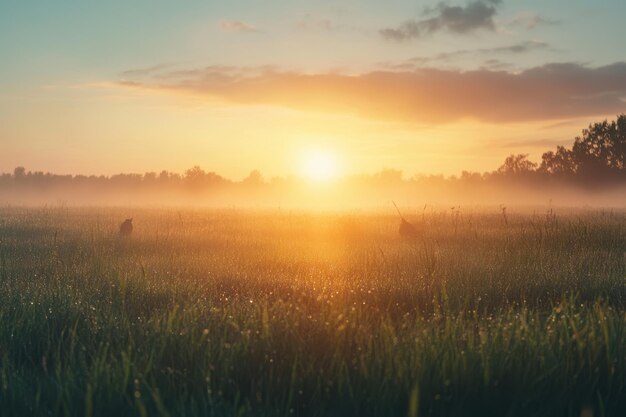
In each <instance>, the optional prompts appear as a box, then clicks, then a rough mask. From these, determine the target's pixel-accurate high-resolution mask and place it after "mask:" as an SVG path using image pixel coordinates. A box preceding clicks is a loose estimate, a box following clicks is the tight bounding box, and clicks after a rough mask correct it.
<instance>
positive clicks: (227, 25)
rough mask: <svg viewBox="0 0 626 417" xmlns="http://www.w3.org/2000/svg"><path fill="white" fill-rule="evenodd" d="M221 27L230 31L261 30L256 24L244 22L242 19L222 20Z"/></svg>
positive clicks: (252, 31) (219, 24) (250, 31)
mask: <svg viewBox="0 0 626 417" xmlns="http://www.w3.org/2000/svg"><path fill="white" fill-rule="evenodd" d="M218 26H219V28H220V29H221V30H222V31H224V32H230V33H254V32H259V29H258V28H256V27H255V26H253V25H251V24H249V23H245V22H242V21H241V20H220V21H219V22H218Z"/></svg>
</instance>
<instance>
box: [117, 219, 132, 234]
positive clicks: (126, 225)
mask: <svg viewBox="0 0 626 417" xmlns="http://www.w3.org/2000/svg"><path fill="white" fill-rule="evenodd" d="M132 232H133V219H132V217H131V218H130V219H126V220H124V222H123V223H122V224H121V225H120V236H130V234H131V233H132Z"/></svg>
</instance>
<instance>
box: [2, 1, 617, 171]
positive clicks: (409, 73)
mask: <svg viewBox="0 0 626 417" xmlns="http://www.w3.org/2000/svg"><path fill="white" fill-rule="evenodd" d="M623 16H626V2H624V1H623V0H603V1H597V0H596V1H591V0H551V1H538V0H537V1H536V0H525V1H522V0H501V1H500V0H460V1H456V0H455V1H452V0H451V1H443V2H442V1H415V0H414V1H408V0H386V1H373V0H359V1H357V0H341V1H332V2H331V1H326V0H317V1H298V0H280V1H267V0H266V1H260V0H256V1H253V0H250V1H234V0H231V1H220V2H218V1H192V0H190V1H185V2H172V1H161V0H151V1H148V0H145V1H139V0H137V1H132V2H122V1H109V2H85V1H63V0H58V1H54V2H36V1H7V0H0V171H2V172H11V171H12V170H13V168H14V167H15V166H18V165H21V166H25V167H26V168H27V169H28V170H33V171H35V170H37V171H39V170H41V171H51V172H55V173H73V174H78V173H80V174H105V175H110V174H115V173H119V172H148V171H156V172H159V171H161V170H164V169H165V170H170V171H174V172H183V171H184V170H185V169H187V168H190V167H192V166H194V165H199V166H201V167H202V168H204V169H205V170H208V171H215V172H217V173H219V174H221V175H224V176H227V177H229V178H232V179H241V178H243V177H245V176H246V175H247V174H248V173H249V172H250V171H251V170H253V169H258V170H260V171H261V172H262V173H263V175H264V176H265V177H267V178H270V177H273V176H288V175H297V174H298V172H301V170H302V168H303V167H306V166H307V164H309V165H310V162H311V155H316V157H317V156H318V155H320V154H324V155H330V156H332V160H333V161H335V162H334V163H335V165H336V166H335V167H334V169H335V171H337V173H338V174H345V175H348V174H353V173H372V172H376V171H379V170H381V169H386V168H391V169H399V170H402V171H403V172H404V174H405V176H407V177H410V176H413V175H416V174H444V175H458V174H460V173H461V171H463V170H468V171H479V172H484V171H491V170H494V169H496V168H497V167H498V166H499V165H500V164H501V162H502V161H503V160H504V158H505V157H506V156H507V155H509V154H511V153H528V154H530V158H531V159H533V160H535V161H540V158H541V154H542V153H543V152H545V151H547V150H551V149H553V148H554V147H556V146H557V145H567V144H571V142H572V141H573V139H574V137H575V136H576V135H578V134H580V131H581V129H582V128H584V127H586V126H587V125H588V124H589V123H591V122H595V121H600V120H603V119H605V118H609V119H610V118H614V117H615V116H616V115H617V114H619V113H623V112H624V111H626V56H625V55H626V49H624V47H623V40H624V39H626V26H624V25H623ZM307 158H308V159H307Z"/></svg>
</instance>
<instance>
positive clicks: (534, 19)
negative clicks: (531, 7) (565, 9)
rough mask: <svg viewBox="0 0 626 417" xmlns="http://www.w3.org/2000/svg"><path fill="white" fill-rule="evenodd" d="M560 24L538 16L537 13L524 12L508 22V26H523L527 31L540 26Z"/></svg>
mask: <svg viewBox="0 0 626 417" xmlns="http://www.w3.org/2000/svg"><path fill="white" fill-rule="evenodd" d="M558 23H559V21H558V20H552V19H548V18H545V17H543V16H540V15H538V14H537V13H533V12H528V11H524V12H519V13H518V14H517V15H516V16H515V17H513V18H512V19H511V20H510V21H509V22H508V26H522V27H524V28H526V29H534V28H536V27H537V26H540V25H556V24H558Z"/></svg>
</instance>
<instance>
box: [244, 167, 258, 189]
mask: <svg viewBox="0 0 626 417" xmlns="http://www.w3.org/2000/svg"><path fill="white" fill-rule="evenodd" d="M241 182H242V183H243V184H245V185H253V186H256V185H261V184H263V175H261V172H260V171H259V170H258V169H255V170H253V171H251V172H250V174H248V176H247V177H246V178H244V179H243V181H241Z"/></svg>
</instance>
